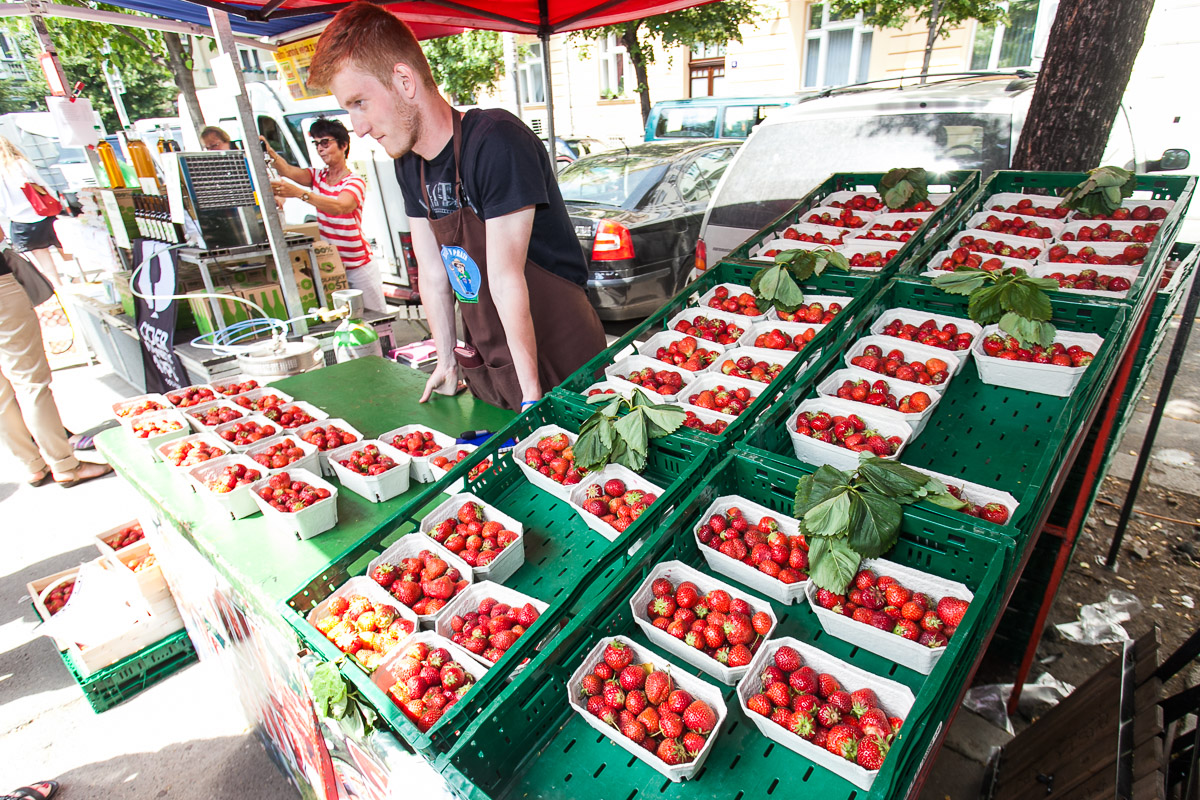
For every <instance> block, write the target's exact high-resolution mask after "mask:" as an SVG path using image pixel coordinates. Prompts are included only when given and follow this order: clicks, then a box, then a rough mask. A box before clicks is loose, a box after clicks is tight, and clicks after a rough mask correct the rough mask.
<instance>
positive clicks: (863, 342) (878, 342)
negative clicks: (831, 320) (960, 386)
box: [842, 335, 965, 391]
mask: <svg viewBox="0 0 1200 800" xmlns="http://www.w3.org/2000/svg"><path fill="white" fill-rule="evenodd" d="M872 344H873V345H875V346H877V347H878V348H879V349H880V350H882V351H883V357H884V358H887V354H888V353H890V352H891V351H893V350H899V351H900V352H901V353H904V357H905V358H906V359H907V361H906V363H909V364H911V363H912V362H914V361H920V362H922V363H924V362H926V361H928V360H929V359H931V358H936V359H938V360H940V361H945V362H946V372H948V373H950V378H953V377H954V376H955V375H957V374H958V372H959V370H961V369H962V365H963V362H964V361H965V359H957V358H947V357H946V351H945V350H943V349H941V348H940V347H930V346H929V345H927V344H921V343H919V342H909V341H906V340H904V339H897V338H896V337H895V336H875V335H871V336H863V337H862V338H861V339H858V340H857V341H855V342H854V344H852V345H850V349H849V350H847V351H846V352H845V354H844V355H843V357H842V358H843V361H845V363H846V366H847V367H854V365H853V364H851V363H850V359H852V358H857V357H858V356H861V355H862V354H863V351H864V350H866V349H867V346H868V345H872ZM856 369H857V367H856ZM866 371H867V372H870V370H866ZM870 374H872V375H878V376H879V377H880V378H883V379H884V380H885V381H886V380H887V379H888V378H887V376H886V375H884V374H883V373H881V372H871V373H870ZM950 378H947V379H946V383H943V384H941V385H942V386H946V385H947V384H949V383H950ZM933 388H934V389H935V390H938V391H941V390H940V389H938V387H937V386H934V387H933Z"/></svg>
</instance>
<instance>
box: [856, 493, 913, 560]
mask: <svg viewBox="0 0 1200 800" xmlns="http://www.w3.org/2000/svg"><path fill="white" fill-rule="evenodd" d="M850 506H851V523H850V537H849V538H848V539H847V542H846V543H847V544H848V545H849V546H850V548H851V549H852V550H854V552H856V553H858V554H859V555H861V556H865V557H866V558H875V557H877V556H881V555H883V554H884V553H886V552H887V551H888V550H891V549H892V548H893V547H895V546H896V540H897V539H898V538H899V536H900V520H901V519H903V517H904V510H903V509H902V508H900V504H899V503H897V502H896V501H895V500H893V499H891V498H890V497H884V496H882V495H878V494H874V493H872V492H855V493H854V494H852V495H851V496H850Z"/></svg>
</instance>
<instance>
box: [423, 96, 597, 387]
mask: <svg viewBox="0 0 1200 800" xmlns="http://www.w3.org/2000/svg"><path fill="white" fill-rule="evenodd" d="M453 141H454V195H455V197H456V198H457V199H458V206H459V207H458V210H457V211H453V212H451V213H450V214H447V215H446V216H444V217H441V218H440V219H434V218H433V204H432V203H431V202H430V200H429V188H428V186H427V185H426V183H425V160H424V159H422V160H421V193H422V194H423V195H424V199H425V208H426V214H427V216H428V218H429V224H430V226H431V227H432V228H433V235H434V237H435V238H436V239H437V243H438V245H439V247H440V248H441V253H442V263H443V266H444V267H445V269H446V274H447V276H448V277H449V279H450V286H451V288H452V289H453V290H454V293H455V295H456V296H457V298H458V300H459V303H458V307H459V312H460V313H461V314H462V321H463V329H464V338H465V339H466V341H467V343H468V344H470V345H472V346H473V347H474V348H475V349H476V350H477V351H478V352H479V355H480V357H481V358H482V359H483V364H482V365H478V364H476V365H469V364H467V363H463V361H462V360H461V359H460V361H459V364H460V366H462V368H463V374H464V376H465V378H466V381H467V386H468V387H469V388H470V389H471V393H472V394H474V395H475V396H476V397H478V398H479V399H480V400H483V401H484V402H485V403H490V404H492V405H494V406H500V407H501V408H508V409H513V410H516V409H519V408H520V407H521V400H522V397H521V384H520V382H519V381H518V380H517V371H516V368H515V367H514V366H513V360H512V354H511V352H510V351H509V349H508V339H507V337H506V336H505V333H504V325H503V323H502V322H501V321H500V315H499V313H498V312H497V311H496V304H495V303H494V302H493V300H492V293H491V290H490V288H489V285H488V273H487V228H486V223H485V222H484V221H483V220H481V219H480V218H479V216H478V215H477V214H476V213H475V212H474V211H473V210H471V207H470V206H469V205H468V204H467V202H466V201H465V200H464V198H463V192H462V174H461V171H460V170H461V164H462V115H461V114H460V113H459V112H457V111H455V112H454V139H453ZM534 235H536V231H535V233H534ZM525 283H526V285H527V286H528V287H529V309H530V314H531V315H532V316H533V330H534V338H535V340H536V343H537V364H538V377H539V379H540V381H541V385H542V391H543V392H549V391H550V389H551V388H553V387H555V386H557V385H558V384H560V383H562V382H563V380H565V379H566V378H567V377H568V376H569V375H570V374H571V373H572V372H574V371H575V370H577V369H579V367H581V366H583V365H584V364H585V363H586V362H587V361H588V359H590V358H591V357H592V356H594V355H596V354H597V353H599V352H600V351H601V350H603V349H604V347H605V345H606V341H605V338H604V328H603V327H602V326H601V324H600V318H599V317H598V316H597V315H596V310H595V309H594V308H592V304H591V303H590V302H588V298H587V293H586V292H585V291H584V290H583V287H581V286H579V285H578V284H576V283H572V282H571V281H569V280H567V279H566V278H563V277H562V276H560V275H556V274H554V273H553V272H550V271H549V270H547V269H545V268H543V267H541V266H539V265H537V264H535V263H534V262H533V261H531V260H530V259H529V258H528V257H526V259H525Z"/></svg>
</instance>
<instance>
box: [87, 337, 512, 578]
mask: <svg viewBox="0 0 1200 800" xmlns="http://www.w3.org/2000/svg"><path fill="white" fill-rule="evenodd" d="M426 377H427V376H426V375H425V373H423V372H420V371H418V370H414V369H412V368H410V367H405V366H401V365H399V364H396V363H394V362H391V361H387V360H385V359H382V358H374V357H372V358H362V359H357V360H355V361H351V362H348V363H346V364H338V365H336V366H332V367H326V368H324V369H319V370H315V371H313V372H309V373H306V374H304V375H297V376H295V377H291V378H286V379H284V380H281V381H279V382H277V383H274V384H272V386H273V387H275V388H278V389H280V390H281V391H284V392H287V393H288V394H290V395H292V396H293V397H295V398H296V399H297V400H305V401H307V402H309V403H312V404H313V405H315V406H317V407H318V408H320V409H322V410H324V411H325V412H326V413H328V414H329V415H330V416H331V417H338V418H341V419H344V420H346V421H347V422H348V423H350V424H351V425H353V426H354V427H355V428H357V429H358V430H360V431H362V432H363V433H364V434H365V435H367V436H377V435H379V434H381V433H383V432H384V431H388V430H391V429H393V428H398V427H400V426H401V425H407V424H410V423H412V424H419V425H425V426H428V427H430V428H432V429H434V430H438V431H441V432H443V433H447V434H449V435H451V436H457V435H458V434H459V433H461V432H463V431H468V430H484V429H486V430H492V431H496V430H499V429H500V428H502V427H503V426H504V425H506V424H507V423H508V422H509V420H511V419H512V418H513V416H514V413H513V412H511V411H505V410H503V409H499V408H496V407H494V406H490V405H488V404H486V403H483V402H482V401H479V400H476V399H475V398H474V397H472V396H471V395H470V394H466V393H464V394H462V395H459V396H457V397H444V396H437V397H435V399H433V400H431V401H430V402H428V403H425V404H421V403H418V402H417V400H418V399H419V398H420V396H421V392H422V391H423V390H424V388H425V380H426ZM96 446H97V447H98V448H99V450H100V451H101V452H102V453H103V454H104V456H105V457H106V458H107V459H108V461H109V463H110V464H112V466H113V468H114V469H116V470H117V472H119V473H120V474H121V475H122V476H123V477H124V478H125V479H126V480H128V481H130V483H132V484H133V486H134V487H135V488H137V489H138V491H140V492H141V493H142V494H143V495H144V496H145V497H146V498H148V499H149V500H150V501H151V502H152V503H154V504H155V505H156V506H158V507H159V508H161V509H162V511H163V513H164V514H165V515H167V516H168V517H169V518H170V520H171V521H172V522H173V524H174V525H175V527H177V528H179V530H181V531H182V532H183V533H184V535H186V536H188V537H189V538H190V540H191V541H192V543H193V544H194V545H195V546H196V547H197V548H198V549H199V550H200V551H201V552H202V553H203V554H204V555H205V556H206V557H207V558H208V559H209V560H211V561H212V562H213V563H214V564H215V565H216V566H217V567H218V569H220V570H221V571H222V572H224V573H225V574H226V575H227V576H228V577H229V579H230V580H231V581H233V582H234V583H236V584H240V585H241V586H242V587H245V588H252V587H260V589H261V591H263V592H265V594H266V599H268V600H270V601H272V602H278V601H280V600H285V599H286V598H288V597H290V596H291V594H292V592H293V591H294V590H295V589H296V588H297V587H298V586H300V585H301V584H302V583H304V582H305V581H307V580H308V579H309V578H311V577H312V576H313V575H314V574H316V573H317V572H318V571H319V570H321V569H322V568H323V567H325V566H326V565H327V564H329V563H331V562H333V561H335V560H337V559H338V558H339V557H341V556H342V555H343V554H345V553H346V552H347V551H348V550H350V549H351V548H352V547H353V546H354V545H355V544H357V543H358V542H360V541H361V540H362V539H364V538H365V537H367V536H369V535H370V534H372V533H373V532H375V531H376V530H378V529H380V528H383V527H385V526H386V525H388V524H389V523H390V522H391V521H392V520H393V519H394V518H395V517H396V516H397V515H398V512H399V511H400V510H401V509H402V508H403V507H404V506H405V505H406V504H407V503H408V501H409V500H412V499H413V498H414V497H416V496H417V494H418V493H419V492H420V491H421V490H422V489H424V488H425V487H426V485H425V484H420V483H416V482H413V484H412V485H411V486H410V488H409V490H408V491H407V492H406V493H404V494H402V495H400V496H399V497H395V498H393V499H391V500H388V501H387V502H384V503H372V502H369V501H368V500H366V499H365V498H363V497H360V496H359V495H357V494H354V493H353V492H351V491H349V490H348V489H346V488H344V487H339V488H340V491H339V492H338V501H337V502H338V524H337V526H336V527H335V528H333V529H332V530H329V531H326V532H325V533H322V534H319V535H318V536H316V537H314V538H312V539H308V540H305V541H298V540H297V539H295V538H292V537H290V536H288V535H286V534H284V533H281V532H279V531H276V530H273V529H270V528H268V526H267V521H266V519H265V518H264V517H263V515H262V514H261V513H256V514H254V515H253V516H250V517H246V518H244V519H240V520H236V521H235V520H232V519H229V518H228V516H227V515H225V516H222V515H224V513H225V512H224V511H223V510H222V509H220V508H219V507H217V506H215V505H213V504H211V503H210V502H208V501H207V500H205V499H204V498H203V497H201V496H200V495H198V494H197V493H195V492H193V491H192V489H191V486H190V485H189V483H188V482H187V481H186V479H185V478H184V477H182V476H181V475H176V474H174V471H173V470H170V469H168V468H167V467H165V466H164V465H163V464H162V463H158V462H155V461H153V459H152V455H151V452H150V448H149V447H147V446H146V445H145V444H144V443H143V442H141V441H139V440H137V439H134V438H133V437H131V436H130V435H129V434H128V433H126V431H125V430H124V429H123V428H116V429H113V430H108V431H105V432H104V433H102V434H100V435H99V436H98V437H97V438H96ZM331 480H332V479H331ZM333 482H334V483H336V480H333Z"/></svg>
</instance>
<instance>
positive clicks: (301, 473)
mask: <svg viewBox="0 0 1200 800" xmlns="http://www.w3.org/2000/svg"><path fill="white" fill-rule="evenodd" d="M286 472H287V474H288V477H289V478H291V479H292V481H293V482H296V481H300V482H302V483H307V484H308V485H310V486H312V487H314V488H317V489H328V490H329V497H326V498H325V499H324V500H321V501H319V502H317V503H314V504H313V505H311V506H309V507H308V508H304V509H301V510H300V511H292V512H288V513H284V512H282V511H279V510H277V509H276V508H275V507H274V506H272V505H271V504H270V503H268V502H267V501H266V500H263V499H262V498H261V497H259V496H258V493H259V492H260V491H261V490H262V489H263V488H265V487H266V486H267V482H268V481H270V480H271V478H270V477H267V478H263V479H262V480H261V481H259V482H258V483H254V484H251V485H250V491H251V492H253V493H254V502H255V503H257V504H258V507H259V508H261V509H262V512H263V515H264V516H265V517H266V518H267V524H268V525H269V526H270V527H272V528H275V529H276V530H279V531H283V532H285V533H288V534H291V535H293V536H295V537H296V538H297V539H311V538H312V537H314V536H316V535H317V534H320V533H324V532H325V531H327V530H329V529H330V528H332V527H334V526H335V525H337V520H338V509H337V497H338V488H337V487H336V486H334V485H333V484H332V483H329V482H328V481H325V480H322V479H321V478H320V477H319V476H318V475H316V474H315V473H313V472H309V471H308V470H306V469H290V470H286Z"/></svg>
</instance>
